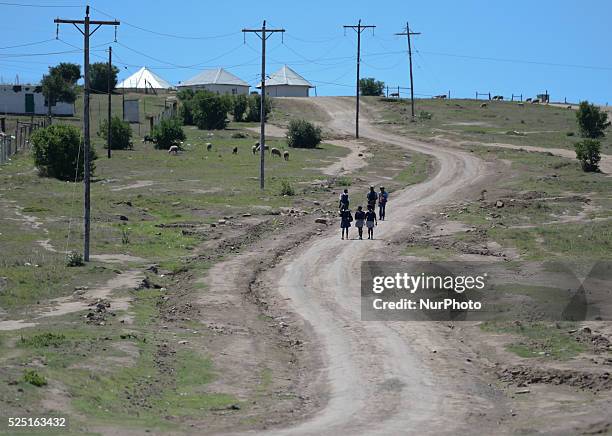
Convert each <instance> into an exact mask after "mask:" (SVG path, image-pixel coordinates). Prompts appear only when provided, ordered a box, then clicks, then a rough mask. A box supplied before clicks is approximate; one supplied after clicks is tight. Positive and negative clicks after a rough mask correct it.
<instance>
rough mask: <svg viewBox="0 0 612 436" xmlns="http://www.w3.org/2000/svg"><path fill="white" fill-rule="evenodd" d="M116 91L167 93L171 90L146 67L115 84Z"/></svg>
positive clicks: (167, 84) (169, 86) (169, 85)
mask: <svg viewBox="0 0 612 436" xmlns="http://www.w3.org/2000/svg"><path fill="white" fill-rule="evenodd" d="M115 88H116V89H120V90H122V91H132V92H144V93H148V92H149V91H151V92H153V93H156V92H157V91H167V90H170V89H172V85H171V84H170V83H169V82H167V81H166V80H164V79H162V78H161V77H159V76H158V75H157V74H155V73H154V72H153V71H151V70H149V69H148V68H147V67H142V68H141V69H139V70H138V71H136V72H135V73H134V74H132V75H131V76H130V77H128V78H127V79H125V80H124V81H123V82H121V83H119V84H117V86H116V87H115Z"/></svg>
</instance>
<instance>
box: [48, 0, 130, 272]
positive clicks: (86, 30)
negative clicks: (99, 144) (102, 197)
mask: <svg viewBox="0 0 612 436" xmlns="http://www.w3.org/2000/svg"><path fill="white" fill-rule="evenodd" d="M53 22H54V23H56V24H72V25H74V27H76V28H77V29H78V30H79V32H81V34H83V51H84V62H83V77H84V80H85V86H84V87H83V148H84V152H83V160H84V161H85V162H84V174H83V182H84V184H85V201H84V203H85V213H84V221H85V223H84V224H85V226H84V227H85V235H84V244H83V259H84V260H85V262H89V235H90V230H91V227H90V225H91V201H90V199H91V197H90V175H91V174H90V173H91V161H90V138H89V79H90V78H89V38H90V37H91V35H93V34H94V33H95V32H96V30H98V29H99V28H100V27H101V26H118V25H120V24H121V23H120V22H119V21H96V20H91V19H90V18H89V5H88V6H86V8H85V19H84V20H64V19H60V18H56V19H55V20H53ZM79 24H82V25H83V30H81V28H80V27H79V26H78V25H79ZM92 24H93V25H94V26H97V27H96V28H95V29H94V30H93V31H90V26H91V25H92ZM109 124H110V120H109ZM109 151H110V149H109Z"/></svg>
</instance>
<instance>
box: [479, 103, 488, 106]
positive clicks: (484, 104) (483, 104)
mask: <svg viewBox="0 0 612 436" xmlns="http://www.w3.org/2000/svg"><path fill="white" fill-rule="evenodd" d="M487 106H488V105H487V104H486V103H482V104H481V105H480V107H487Z"/></svg>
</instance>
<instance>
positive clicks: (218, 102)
mask: <svg viewBox="0 0 612 436" xmlns="http://www.w3.org/2000/svg"><path fill="white" fill-rule="evenodd" d="M191 104H192V113H193V122H194V124H195V125H196V126H198V129H205V130H221V129H225V127H227V123H228V120H227V111H228V110H229V107H228V104H229V103H228V100H227V98H224V97H222V96H219V95H217V94H213V93H212V92H208V91H198V92H196V94H195V96H194V97H193V100H192V103H191Z"/></svg>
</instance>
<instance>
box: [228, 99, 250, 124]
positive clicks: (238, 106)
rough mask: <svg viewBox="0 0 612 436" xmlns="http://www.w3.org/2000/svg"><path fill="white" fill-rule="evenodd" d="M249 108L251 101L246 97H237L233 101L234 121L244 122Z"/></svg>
mask: <svg viewBox="0 0 612 436" xmlns="http://www.w3.org/2000/svg"><path fill="white" fill-rule="evenodd" d="M248 107H249V100H248V98H247V96H246V95H242V94H240V95H237V96H235V97H234V98H233V101H232V116H233V117H234V121H236V122H240V121H242V120H244V115H245V114H246V111H247V109H248Z"/></svg>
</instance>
